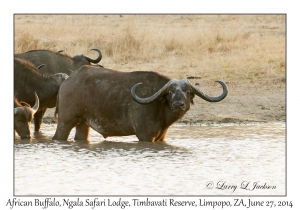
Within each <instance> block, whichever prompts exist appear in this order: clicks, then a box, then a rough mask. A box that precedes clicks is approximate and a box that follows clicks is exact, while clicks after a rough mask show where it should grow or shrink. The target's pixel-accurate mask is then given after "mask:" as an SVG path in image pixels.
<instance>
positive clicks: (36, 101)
mask: <svg viewBox="0 0 300 210" xmlns="http://www.w3.org/2000/svg"><path fill="white" fill-rule="evenodd" d="M34 95H35V104H34V106H33V107H32V111H33V113H32V114H35V113H36V111H37V110H38V109H39V105H40V100H39V97H38V95H37V94H36V93H34Z"/></svg>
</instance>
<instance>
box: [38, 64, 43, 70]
mask: <svg viewBox="0 0 300 210" xmlns="http://www.w3.org/2000/svg"><path fill="white" fill-rule="evenodd" d="M43 66H45V64H41V65H39V66H38V67H37V69H40V68H42V67H43Z"/></svg>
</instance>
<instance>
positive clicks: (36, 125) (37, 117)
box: [34, 109, 46, 131]
mask: <svg viewBox="0 0 300 210" xmlns="http://www.w3.org/2000/svg"><path fill="white" fill-rule="evenodd" d="M45 111H46V109H40V110H38V111H37V112H36V113H35V114H34V131H39V130H40V127H41V124H42V121H43V116H44V114H45Z"/></svg>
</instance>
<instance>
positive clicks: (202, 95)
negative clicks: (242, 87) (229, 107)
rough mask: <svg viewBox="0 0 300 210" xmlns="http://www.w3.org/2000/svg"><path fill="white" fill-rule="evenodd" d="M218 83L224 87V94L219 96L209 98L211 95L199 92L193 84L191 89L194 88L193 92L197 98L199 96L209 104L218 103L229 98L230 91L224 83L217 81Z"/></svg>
mask: <svg viewBox="0 0 300 210" xmlns="http://www.w3.org/2000/svg"><path fill="white" fill-rule="evenodd" d="M216 82H218V83H220V84H221V85H222V87H223V93H222V94H221V95H219V96H215V97H213V96H209V95H206V94H205V93H203V92H202V91H201V90H199V89H198V88H197V87H196V86H195V85H193V84H191V83H190V84H191V87H192V90H193V93H194V94H195V95H197V96H199V97H200V98H202V99H204V100H206V101H209V102H218V101H221V100H223V99H224V98H225V97H226V96H227V93H228V89H227V86H226V84H225V83H224V82H222V81H220V80H217V81H216Z"/></svg>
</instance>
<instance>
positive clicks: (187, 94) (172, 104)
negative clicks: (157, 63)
mask: <svg viewBox="0 0 300 210" xmlns="http://www.w3.org/2000/svg"><path fill="white" fill-rule="evenodd" d="M216 82H218V83H220V84H221V85H222V87H223V93H222V94H221V95H219V96H216V97H212V96H209V95H206V94H205V93H203V92H202V91H201V90H199V89H198V88H197V87H196V86H195V85H193V84H191V83H190V81H189V80H187V79H183V80H175V79H172V80H170V81H169V82H168V83H167V84H165V85H164V86H163V87H162V88H161V89H160V90H158V91H157V92H156V93H154V94H153V95H152V96H150V97H148V98H140V97H138V96H137V95H136V93H135V90H136V88H137V87H138V86H139V85H141V84H142V83H137V84H135V85H134V86H133V87H132V89H131V95H132V98H133V99H134V100H135V101H136V102H138V103H140V104H149V103H152V102H153V101H156V100H163V101H167V103H168V107H169V109H170V110H171V112H172V113H173V114H174V115H183V114H184V113H185V112H186V111H188V110H189V108H190V103H192V104H193V98H194V96H195V95H197V96H199V97H200V98H202V99H204V100H206V101H209V102H218V101H221V100H223V99H224V98H225V97H226V95H227V93H228V89H227V86H226V84H225V83H224V82H222V81H219V80H218V81H216Z"/></svg>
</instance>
